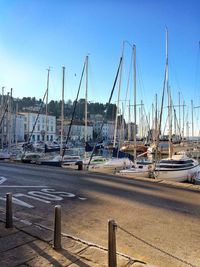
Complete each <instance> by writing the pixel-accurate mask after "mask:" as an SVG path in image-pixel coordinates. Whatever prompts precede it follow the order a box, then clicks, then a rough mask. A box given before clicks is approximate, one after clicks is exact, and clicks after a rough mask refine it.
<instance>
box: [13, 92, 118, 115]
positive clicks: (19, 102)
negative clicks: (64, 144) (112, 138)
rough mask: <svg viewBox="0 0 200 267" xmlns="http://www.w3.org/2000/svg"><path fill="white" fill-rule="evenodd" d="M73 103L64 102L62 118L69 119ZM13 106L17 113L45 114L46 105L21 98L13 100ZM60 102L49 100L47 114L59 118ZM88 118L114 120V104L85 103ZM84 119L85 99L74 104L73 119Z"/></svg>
mask: <svg viewBox="0 0 200 267" xmlns="http://www.w3.org/2000/svg"><path fill="white" fill-rule="evenodd" d="M74 105H75V101H73V102H72V101H71V100H68V101H66V102H64V116H65V117H66V118H69V119H71V116H72V113H73V110H74ZM13 106H15V108H16V109H17V110H18V112H24V111H39V110H40V112H41V113H45V112H46V104H45V103H44V102H43V101H42V99H39V100H37V99H36V98H35V97H23V98H22V99H13ZM61 106H62V101H57V100H51V101H50V102H49V103H48V105H47V109H48V114H49V115H52V116H56V118H59V117H60V116H61ZM87 110H88V118H90V116H91V115H98V114H99V115H102V116H104V114H105V112H106V111H107V112H106V115H105V118H106V120H114V118H115V114H116V104H112V103H111V104H108V103H106V104H103V103H99V102H87ZM84 118H85V99H84V98H82V99H79V100H78V101H77V104H76V110H75V119H76V120H84Z"/></svg>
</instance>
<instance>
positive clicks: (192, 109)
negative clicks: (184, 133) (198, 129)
mask: <svg viewBox="0 0 200 267" xmlns="http://www.w3.org/2000/svg"><path fill="white" fill-rule="evenodd" d="M191 111H192V138H193V137H194V114H193V111H194V108H193V100H191Z"/></svg>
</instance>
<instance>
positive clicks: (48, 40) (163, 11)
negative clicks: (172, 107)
mask: <svg viewBox="0 0 200 267" xmlns="http://www.w3.org/2000/svg"><path fill="white" fill-rule="evenodd" d="M199 14H200V1H199V0H187V1H186V0H160V1H159V0H130V1H128V0H115V1H114V0H101V1H97V0H90V1H89V0H85V1H84V0H76V1H75V0H66V1H64V0H63V1H61V0H57V1H56V0H54V1H53V0H28V1H27V0H12V1H10V0H0V18H1V23H0V86H1V87H2V86H6V90H7V91H9V89H10V88H11V87H12V88H13V95H14V97H20V98H22V97H23V96H26V97H27V96H30V97H33V96H35V97H36V98H37V99H39V98H42V97H43V95H44V92H45V89H46V75H47V71H46V69H47V68H48V66H50V67H51V73H50V89H49V100H51V99H55V100H60V99H61V74H62V65H65V67H66V87H65V99H66V100H67V99H72V100H73V99H74V98H75V94H76V92H77V88H78V82H79V78H80V74H81V70H82V67H83V62H84V59H85V56H86V55H87V53H89V54H90V56H89V61H90V63H89V100H90V101H99V102H104V103H105V102H106V101H108V98H109V95H110V91H111V88H112V85H113V81H114V77H115V74H116V70H117V66H118V62H119V58H120V55H121V50H122V42H123V40H128V41H129V42H130V43H135V44H136V46H137V65H138V82H137V101H138V102H140V100H141V99H142V98H143V101H144V102H145V104H146V109H147V111H149V110H150V107H151V104H152V101H153V100H154V98H155V94H156V93H157V94H158V96H159V98H161V90H162V85H163V77H164V67H165V27H166V26H167V27H168V30H169V83H170V87H171V89H172V96H173V99H174V102H175V103H177V97H178V91H180V92H181V96H182V98H184V99H185V101H186V102H187V104H190V100H191V99H194V101H195V105H199V104H200V78H199V77H200V64H199V63H198V62H199V61H198V60H200V56H199V54H198V53H199V52H198V51H199V50H198V49H199V48H198V43H199V41H200V15H199ZM130 54H131V51H130V47H128V46H126V49H125V57H126V60H125V64H124V73H123V78H122V79H123V81H124V82H123V86H122V87H123V88H122V98H124V95H125V90H126V89H125V87H126V85H125V84H126V82H127V73H128V69H129V63H128V60H130ZM198 57H199V59H198ZM75 74H76V75H75ZM139 81H140V82H139ZM116 91H117V90H116ZM81 94H82V96H84V89H83V90H82V93H81ZM129 94H130V93H129ZM131 94H133V93H132V92H131ZM132 99H133V98H132ZM114 100H116V93H115V96H114V99H113V101H114Z"/></svg>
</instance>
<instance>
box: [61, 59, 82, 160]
mask: <svg viewBox="0 0 200 267" xmlns="http://www.w3.org/2000/svg"><path fill="white" fill-rule="evenodd" d="M85 66H86V59H85V62H84V66H83V70H82V73H81V79H80V82H79V86H78V92H77V95H76V99H75V101H74V109H73V113H72V118H71V122H70V125H69V130H68V133H67V138H66V142H65V147H64V148H63V151H62V158H63V157H64V155H65V151H66V145H67V143H68V141H69V137H70V133H71V128H72V123H73V120H74V116H75V112H76V106H77V103H78V97H79V93H80V89H81V84H82V80H83V75H84V72H85Z"/></svg>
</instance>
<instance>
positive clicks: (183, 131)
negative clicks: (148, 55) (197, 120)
mask: <svg viewBox="0 0 200 267" xmlns="http://www.w3.org/2000/svg"><path fill="white" fill-rule="evenodd" d="M184 120H185V101H184V100H183V142H184V132H185V125H184Z"/></svg>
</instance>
